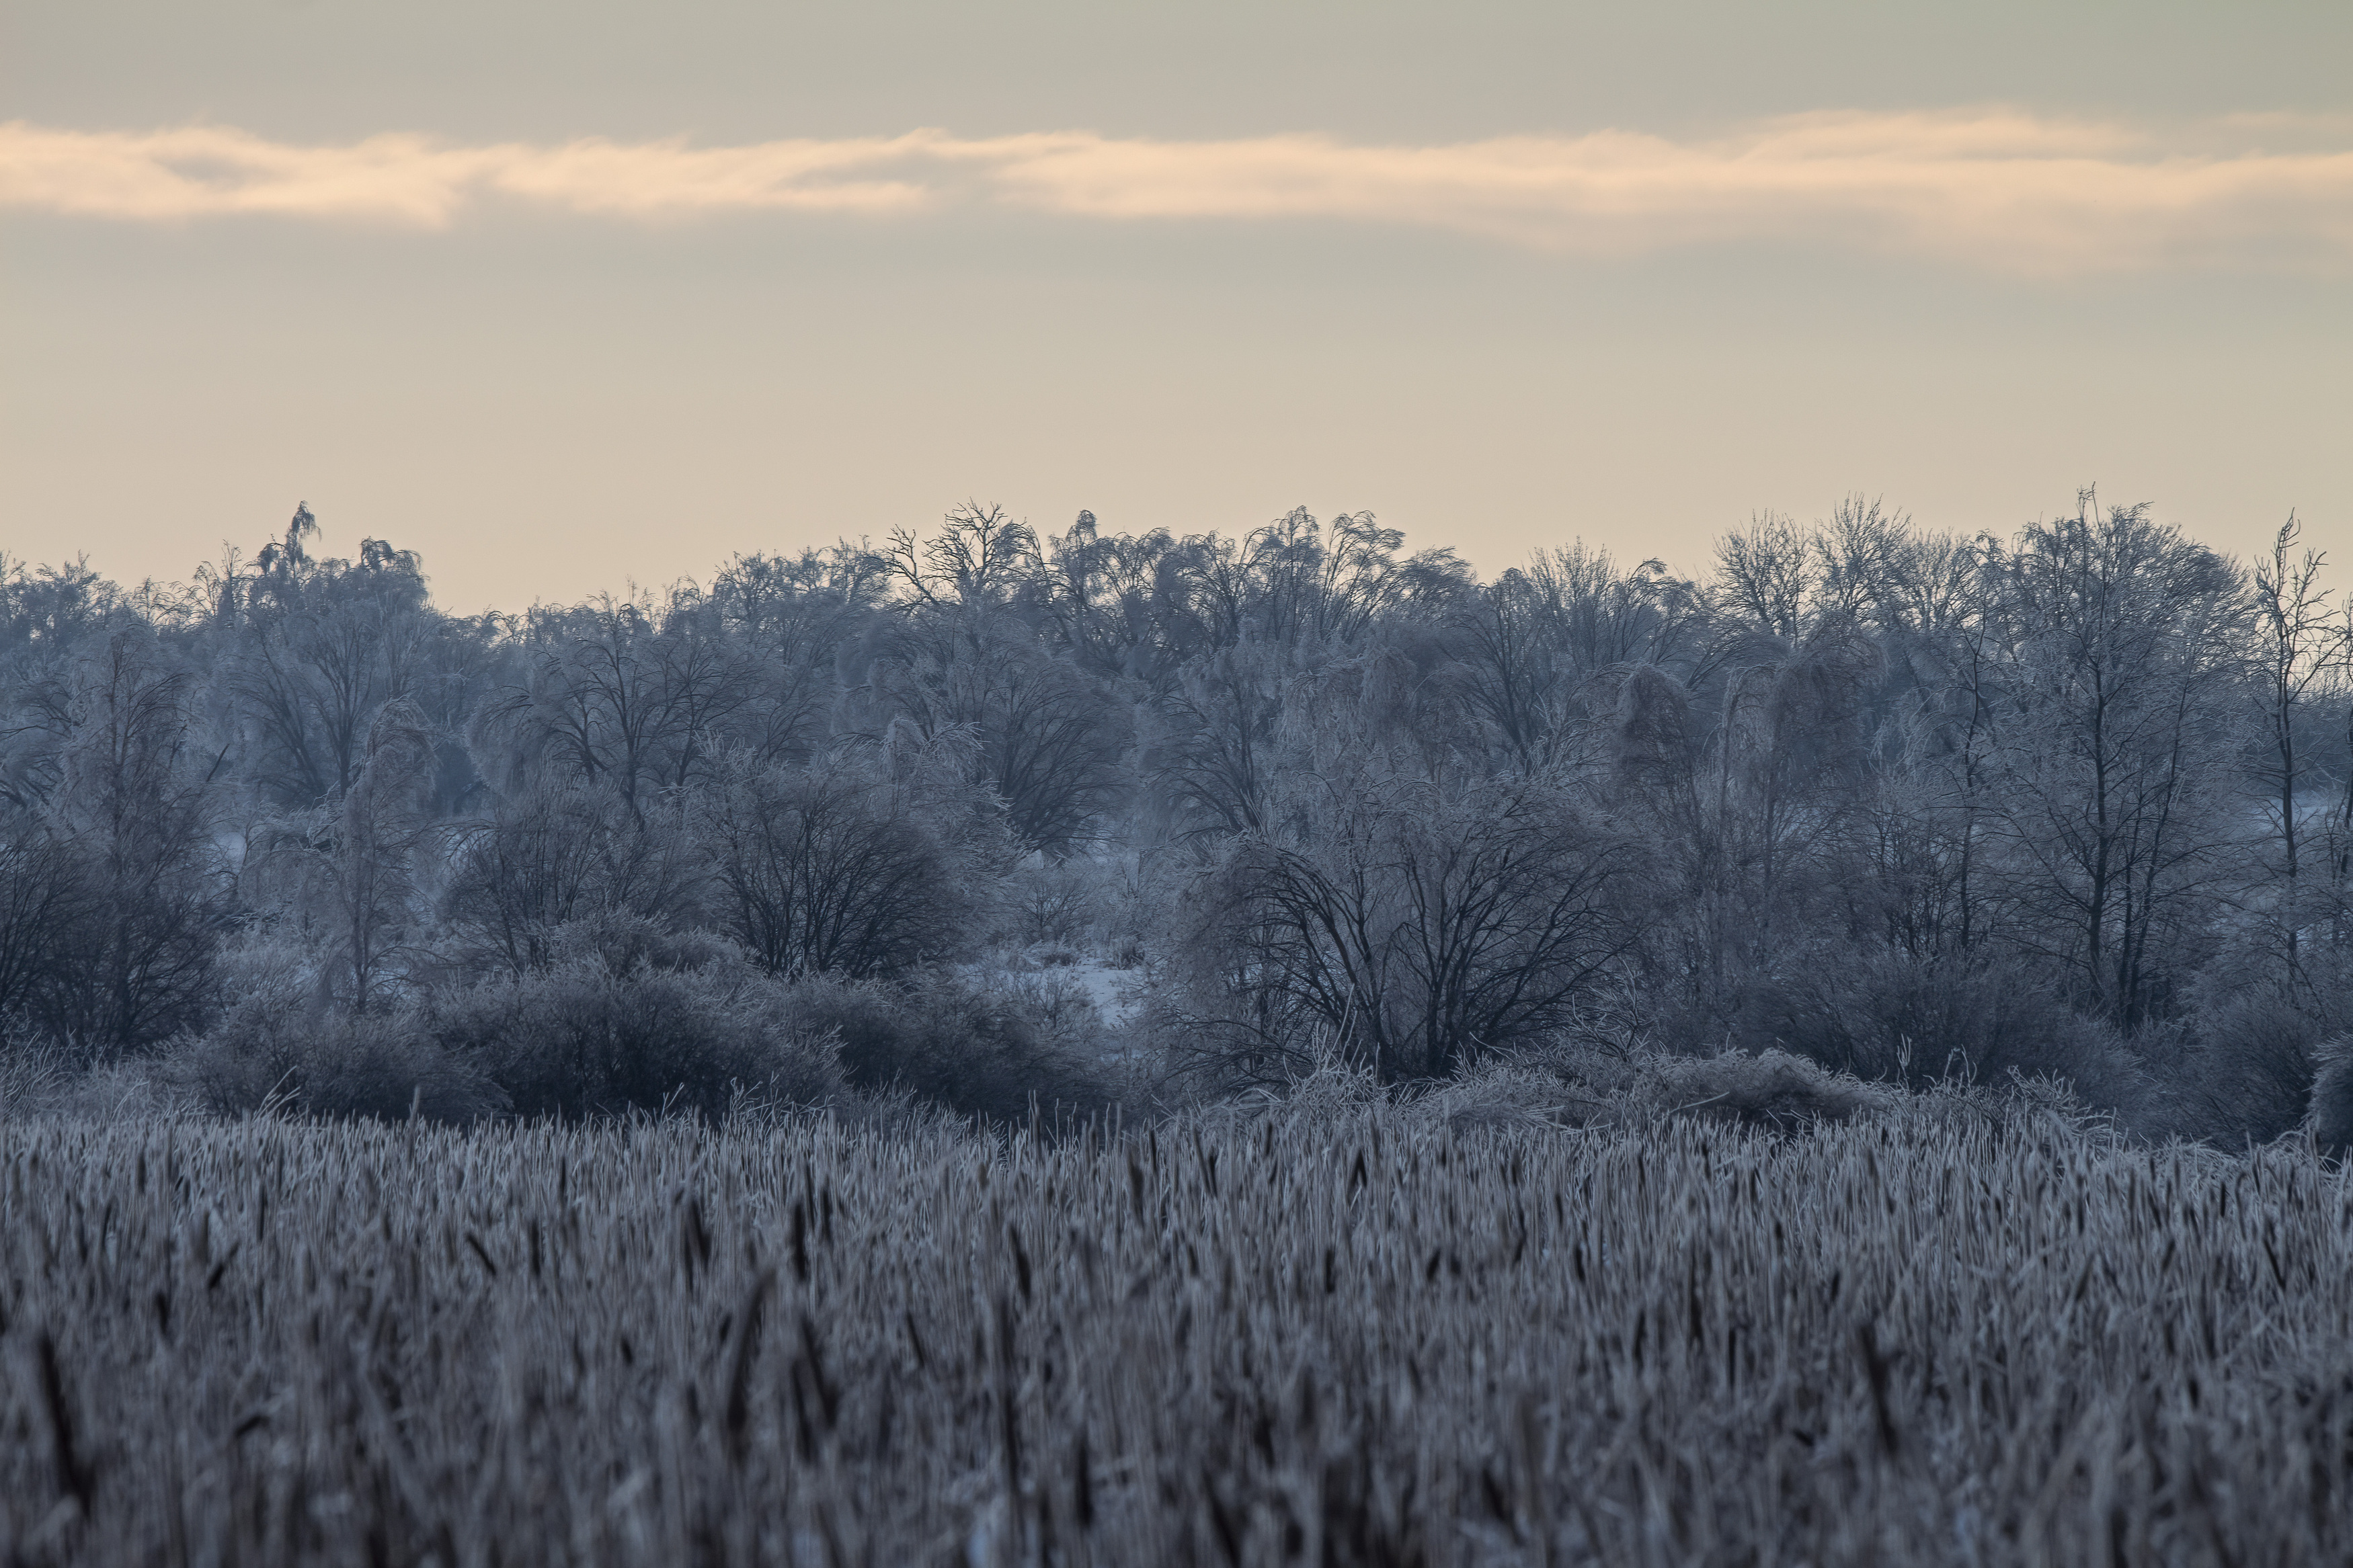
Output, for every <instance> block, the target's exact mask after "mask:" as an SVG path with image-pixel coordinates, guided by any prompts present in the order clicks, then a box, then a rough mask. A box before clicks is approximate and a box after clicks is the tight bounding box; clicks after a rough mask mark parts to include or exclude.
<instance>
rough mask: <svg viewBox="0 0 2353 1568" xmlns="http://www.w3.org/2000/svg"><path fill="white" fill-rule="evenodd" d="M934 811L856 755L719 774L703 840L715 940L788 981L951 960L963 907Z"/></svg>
mask: <svg viewBox="0 0 2353 1568" xmlns="http://www.w3.org/2000/svg"><path fill="white" fill-rule="evenodd" d="M942 804H943V803H942V802H940V801H937V800H934V799H933V798H931V795H930V794H928V793H927V792H926V791H925V790H923V788H920V787H918V786H917V785H916V784H911V783H909V782H906V781H901V780H897V779H894V778H892V776H891V773H890V771H889V769H888V767H887V766H886V765H884V762H883V761H882V760H881V759H879V758H877V757H875V756H872V755H869V754H866V753H863V752H837V753H836V754H834V755H832V756H829V757H826V758H822V759H820V760H819V761H818V762H817V763H812V764H811V765H809V766H807V767H806V768H795V767H753V766H749V765H744V766H739V767H736V768H734V769H733V770H731V771H730V772H729V773H728V775H727V776H726V778H725V779H724V780H723V782H722V784H721V785H720V787H719V788H718V789H716V790H715V791H714V792H713V795H712V809H711V812H710V821H709V824H708V832H707V840H708V847H709V853H710V855H711V858H712V872H713V875H714V878H715V880H716V882H717V885H718V888H719V890H720V896H719V900H718V902H719V905H720V907H721V909H722V910H723V914H722V919H723V921H724V923H725V925H726V928H727V931H728V933H729V934H730V935H731V936H733V938H734V940H735V941H736V942H739V943H741V944H742V946H743V949H744V952H746V953H747V954H749V955H750V956H751V958H752V960H753V962H754V963H757V964H758V965H759V966H760V967H761V968H762V969H764V970H765V971H766V972H767V973H771V974H777V975H788V976H798V975H803V974H815V973H840V974H844V975H847V976H849V978H850V979H853V980H862V979H866V978H868V977H869V976H872V975H889V974H895V973H899V972H900V971H902V970H904V969H907V968H909V967H911V966H913V965H914V964H917V963H923V962H926V961H929V960H934V959H938V958H942V957H945V956H949V955H952V954H954V953H955V952H960V951H961V950H963V949H964V948H965V947H966V946H968V945H969V944H970V942H971V941H972V937H973V934H974V929H973V928H974V917H975V915H976V912H977V910H976V900H975V899H974V898H973V897H972V895H971V891H970V886H971V881H972V877H971V868H970V867H969V865H968V863H967V857H966V856H965V854H964V853H963V847H962V846H960V845H959V843H958V842H957V840H956V837H955V832H954V831H953V824H952V823H950V822H948V821H946V820H944V814H943V812H942V810H941V809H940V807H941V805H942ZM946 815H948V816H952V815H953V814H952V813H949V814H946Z"/></svg>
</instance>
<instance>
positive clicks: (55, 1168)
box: [0, 1072, 2353, 1568]
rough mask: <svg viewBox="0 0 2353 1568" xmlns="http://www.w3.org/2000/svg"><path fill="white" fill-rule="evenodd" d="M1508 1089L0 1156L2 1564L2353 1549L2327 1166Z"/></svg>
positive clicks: (1661, 1556) (219, 1138)
mask: <svg viewBox="0 0 2353 1568" xmlns="http://www.w3.org/2000/svg"><path fill="white" fill-rule="evenodd" d="M1528 1099H1529V1097H1528V1096H1527V1095H1526V1094H1525V1092H1513V1093H1507V1092H1504V1090H1503V1089H1492V1090H1491V1091H1490V1092H1489V1093H1488V1094H1487V1097H1486V1098H1485V1099H1484V1100H1481V1099H1480V1098H1479V1096H1478V1095H1477V1094H1475V1093H1473V1092H1472V1090H1471V1089H1463V1088H1459V1087H1458V1088H1455V1089H1446V1090H1440V1091H1439V1092H1437V1093H1434V1094H1431V1095H1428V1096H1425V1097H1422V1098H1419V1099H1409V1100H1397V1099H1395V1098H1393V1097H1387V1096H1383V1095H1381V1094H1379V1093H1377V1092H1376V1091H1374V1090H1373V1089H1371V1088H1370V1087H1369V1086H1368V1084H1367V1083H1366V1081H1364V1080H1361V1079H1351V1078H1349V1077H1347V1076H1345V1075H1344V1074H1339V1073H1335V1072H1327V1073H1325V1074H1324V1075H1321V1076H1320V1077H1318V1078H1317V1079H1314V1080H1312V1081H1310V1082H1309V1083H1307V1084H1305V1085H1303V1086H1302V1087H1301V1088H1300V1089H1298V1090H1297V1092H1294V1093H1293V1095H1292V1096H1290V1097H1289V1098H1288V1099H1287V1100H1282V1101H1275V1100H1265V1101H1262V1102H1246V1103H1245V1104H1244V1105H1242V1106H1241V1107H1240V1108H1228V1109H1225V1110H1219V1111H1217V1112H1214V1113H1197V1114H1194V1115H1192V1116H1189V1117H1186V1118H1179V1119H1177V1120H1174V1121H1165V1122H1163V1123H1161V1124H1159V1125H1158V1126H1156V1127H1155V1128H1152V1129H1149V1130H1145V1131H1125V1132H1118V1133H1107V1132H1106V1131H1104V1130H1103V1129H1102V1128H1100V1127H1098V1128H1096V1129H1095V1130H1093V1131H1072V1132H1070V1133H1067V1134H1066V1135H1065V1136H1062V1137H1060V1138H1052V1137H1041V1136H1039V1135H1037V1134H1035V1133H1034V1132H1033V1133H1030V1134H1014V1135H1009V1136H1007V1137H1002V1138H994V1139H993V1138H988V1137H984V1136H980V1135H977V1134H974V1133H970V1132H966V1131H958V1130H955V1129H953V1128H951V1127H947V1126H944V1125H943V1124H939V1123H923V1122H917V1123H914V1124H913V1125H912V1126H898V1127H892V1126H886V1125H879V1124H873V1125H868V1126H864V1127H860V1128H849V1127H845V1126H843V1125H842V1124H840V1123H838V1122H833V1121H824V1120H807V1119H803V1120H786V1121H772V1122H770V1123H768V1124H767V1125H765V1126H760V1125H755V1124H754V1122H753V1121H751V1120H749V1119H746V1118H738V1119H737V1120H736V1121H735V1122H733V1124H732V1125H731V1126H730V1127H728V1128H727V1129H725V1130H716V1131H714V1130H712V1129H710V1128H707V1127H699V1126H698V1125H696V1124H695V1123H692V1122H690V1121H675V1120H674V1121H655V1120H651V1119H643V1120H639V1121H635V1122H614V1121H602V1122H591V1123H586V1124H572V1125H565V1124H560V1123H548V1122H539V1123H532V1124H527V1125H524V1124H509V1125H486V1126H483V1127H480V1128H477V1129H475V1130H472V1131H463V1130H456V1129H450V1128H444V1127H434V1126H431V1125H428V1124H426V1123H424V1122H421V1121H420V1122H417V1123H412V1124H410V1125H407V1126H402V1125H396V1124H391V1125H388V1124H384V1123H377V1122H365V1121H363V1122H345V1123H340V1124H319V1123H304V1122H300V1121H278V1120H272V1119H269V1118H266V1117H262V1118H249V1119H246V1120H242V1121H178V1122H171V1121H118V1122H115V1123H113V1124H106V1123H102V1122H99V1121H91V1120H87V1119H75V1120H66V1119H35V1120H30V1121H16V1122H13V1123H9V1124H5V1126H0V1166H5V1175H4V1176H0V1250H5V1287H4V1288H5V1296H0V1367H5V1396H4V1397H5V1409H0V1421H5V1431H6V1433H7V1441H6V1442H5V1444H0V1557H5V1561H7V1562H8V1563H24V1564H52V1563H56V1564H65V1563H166V1564H174V1565H177V1564H214V1563H287V1562H302V1563H353V1564H361V1563H369V1564H373V1563H438V1564H445V1565H448V1568H457V1565H459V1564H489V1563H499V1564H506V1565H520V1564H531V1563H672V1564H679V1563H805V1564H810V1565H817V1564H826V1565H828V1568H830V1565H835V1564H865V1563H872V1564H902V1563H906V1564H914V1563H943V1564H945V1563H971V1564H975V1565H991V1564H1008V1565H1010V1564H1015V1563H1071V1564H1083V1563H1200V1564H1244V1563H1293V1562H1295V1563H1317V1564H1341V1563H1350V1564H1354V1563H1364V1564H1407V1563H1520V1564H1531V1565H1534V1564H1540V1563H1541V1564H1561V1563H1724V1564H1767V1563H1789V1564H1795V1563H1888V1564H1909V1563H1937V1564H1947V1563H1949V1564H1995V1563H2005V1564H2006V1563H2093V1562H2097V1563H2177V1564H2198V1563H2216V1564H2240V1563H2332V1562H2344V1561H2348V1560H2353V1184H2349V1183H2348V1178H2347V1176H2346V1175H2344V1174H2343V1173H2341V1172H2340V1171H2339V1170H2337V1168H2335V1167H2333V1166H2330V1165H2328V1164H2327V1163H2324V1162H2322V1161H2321V1160H2319V1159H2317V1158H2316V1157H2315V1155H2314V1154H2313V1153H2312V1152H2310V1148H2309V1145H2308V1144H2306V1145H2302V1146H2299V1145H2296V1144H2293V1143H2292V1144H2289V1145H2285V1146H2281V1147H2274V1148H2272V1149H2270V1150H2266V1151H2261V1152H2256V1153H2255V1154H2253V1156H2251V1157H2241V1158H2227V1157H2224V1156H2221V1155H2218V1154H2215V1153H2213V1152H2208V1151H2203V1150H2200V1149H2196V1148H2193V1147H2187V1146H2179V1145H2177V1146H2174V1147H2171V1148H2156V1149H2151V1148H2147V1147H2133V1146H2129V1145H2127V1144H2126V1143H2124V1142H2121V1141H2118V1140H2116V1139H2113V1138H2109V1137H2105V1136H2103V1135H2102V1134H2101V1133H2100V1132H2099V1131H2098V1130H2097V1129H2096V1128H2086V1127H2085V1126H2084V1125H2083V1124H2082V1123H2081V1122H2080V1121H2075V1122H2071V1121H2066V1120H2063V1118H2062V1117H2060V1116H2059V1115H2057V1114H2055V1113H2054V1112H2053V1111H2052V1110H2048V1109H2038V1108H2036V1107H2035V1106H2033V1105H2031V1103H2027V1102H2023V1101H2019V1100H2006V1101H1995V1100H1989V1099H1984V1098H1976V1099H1972V1098H1970V1097H1968V1096H1947V1097H1943V1098H1941V1099H1940V1098H1938V1097H1936V1096H1931V1097H1927V1099H1926V1100H1921V1099H1919V1098H1918V1097H1915V1098H1914V1099H1913V1100H1910V1101H1908V1102H1907V1103H1906V1106H1905V1108H1904V1109H1901V1110H1894V1111H1886V1110H1885V1108H1884V1107H1882V1108H1881V1109H1880V1110H1873V1109H1872V1108H1870V1107H1868V1106H1866V1107H1864V1108H1863V1109H1862V1110H1860V1111H1858V1112H1857V1113H1855V1114H1853V1115H1852V1116H1851V1117H1850V1119H1849V1120H1847V1121H1844V1122H1842V1123H1829V1122H1815V1123H1811V1124H1809V1125H1807V1126H1804V1127H1799V1128H1797V1129H1795V1130H1794V1131H1775V1130H1773V1129H1772V1128H1770V1127H1769V1126H1763V1127H1760V1126H1757V1125H1743V1124H1741V1123H1740V1122H1738V1121H1725V1120H1719V1121H1709V1120H1705V1119H1704V1113H1701V1112H1690V1113H1687V1114H1685V1115H1683V1116H1682V1117H1680V1118H1676V1119H1672V1120H1667V1119H1656V1118H1654V1119H1651V1120H1649V1121H1639V1122H1638V1121H1619V1122H1616V1123H1611V1122H1609V1121H1599V1122H1597V1123H1595V1124H1594V1125H1593V1126H1591V1127H1588V1128H1582V1129H1580V1128H1576V1127H1569V1126H1562V1125H1556V1124H1551V1123H1548V1122H1546V1121H1545V1120H1544V1119H1543V1118H1542V1117H1541V1116H1540V1115H1537V1114H1535V1113H1532V1112H1530V1111H1528V1110H1526V1109H1525V1106H1526V1105H1527V1103H1528ZM1883 1112H1884V1113H1883Z"/></svg>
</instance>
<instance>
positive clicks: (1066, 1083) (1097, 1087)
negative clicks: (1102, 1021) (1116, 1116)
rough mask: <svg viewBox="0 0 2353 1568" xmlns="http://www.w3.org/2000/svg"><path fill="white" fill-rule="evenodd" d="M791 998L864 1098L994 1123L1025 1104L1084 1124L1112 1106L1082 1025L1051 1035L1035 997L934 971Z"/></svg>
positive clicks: (837, 985) (826, 984) (832, 982)
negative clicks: (905, 1098)
mask: <svg viewBox="0 0 2353 1568" xmlns="http://www.w3.org/2000/svg"><path fill="white" fill-rule="evenodd" d="M792 997H793V1007H794V1012H795V1016H797V1018H798V1019H799V1020H800V1024H801V1026H802V1028H803V1029H804V1030H805V1031H807V1032H812V1033H814V1032H816V1031H818V1030H824V1031H829V1032H830V1033H831V1034H832V1036H833V1037H834V1038H835V1039H836V1040H837V1041H838V1043H839V1051H840V1062H841V1068H842V1070H843V1071H844V1072H845V1073H846V1074H847V1075H848V1076H849V1081H850V1082H851V1083H852V1084H854V1085H856V1086H857V1087H858V1088H860V1089H864V1090H866V1091H868V1092H870V1093H882V1092H889V1091H892V1090H903V1091H907V1092H911V1093H913V1094H916V1095H920V1096H921V1097H923V1099H925V1100H931V1101H933V1102H934V1103H936V1104H939V1105H944V1106H945V1107H947V1108H948V1109H950V1110H954V1111H955V1112H956V1113H957V1114H959V1115H962V1116H967V1117H972V1118H975V1119H977V1120H979V1121H989V1122H997V1123H1000V1124H1018V1123H1019V1122H1022V1121H1026V1120H1028V1118H1029V1112H1030V1109H1031V1107H1032V1105H1033V1104H1034V1105H1035V1106H1036V1107H1037V1108H1038V1109H1039V1110H1040V1111H1041V1112H1042V1113H1044V1114H1046V1115H1049V1116H1054V1115H1058V1114H1061V1115H1067V1114H1071V1113H1076V1114H1080V1115H1085V1114H1089V1113H1092V1112H1094V1111H1097V1110H1103V1109H1105V1108H1107V1107H1108V1106H1109V1105H1110V1104H1111V1103H1112V1101H1113V1099H1114V1098H1115V1093H1114V1087H1113V1084H1112V1083H1111V1082H1110V1079H1109V1075H1108V1074H1107V1073H1106V1072H1105V1071H1104V1070H1103V1068H1102V1066H1101V1065H1100V1064H1099V1063H1095V1062H1090V1061H1089V1060H1088V1058H1087V1053H1086V1051H1085V1048H1084V1037H1085V1034H1086V1032H1087V1030H1086V1027H1085V1020H1083V1019H1081V1018H1079V1017H1076V1016H1071V1017H1069V1018H1067V1020H1066V1022H1065V1026H1063V1027H1060V1028H1057V1027H1056V1026H1055V1024H1054V1021H1053V1020H1052V1019H1050V1017H1049V1016H1046V1015H1045V1012H1044V1010H1043V1009H1041V1006H1040V1005H1039V999H1038V998H1037V997H1036V996H1025V995H1023V994H1020V993H1018V992H1016V991H1012V990H1008V989H1005V988H1000V987H993V986H990V985H988V984H984V983H982V982H980V981H978V980H976V979H974V978H971V977H969V976H965V975H962V974H958V973H954V972H952V971H933V972H930V973H926V974H924V975H923V977H922V978H921V979H920V980H919V981H918V982H917V983H915V984H909V985H901V986H890V985H883V984H876V983H871V982H870V983H865V984H858V983H852V982H848V981H842V980H838V979H829V978H827V979H815V980H809V981H805V982H803V983H802V984H799V985H797V986H795V987H794V988H793V992H792ZM1065 1000H1067V999H1065ZM1089 1016H1090V1017H1091V1016H1092V1015H1091V1014H1090V1015H1089Z"/></svg>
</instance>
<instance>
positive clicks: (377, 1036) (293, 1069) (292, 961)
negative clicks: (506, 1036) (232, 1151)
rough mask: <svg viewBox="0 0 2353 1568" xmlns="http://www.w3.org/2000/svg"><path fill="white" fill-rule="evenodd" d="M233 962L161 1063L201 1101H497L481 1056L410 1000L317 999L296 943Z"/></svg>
mask: <svg viewBox="0 0 2353 1568" xmlns="http://www.w3.org/2000/svg"><path fill="white" fill-rule="evenodd" d="M229 967H230V968H231V970H232V972H233V974H234V977H235V978H234V980H233V983H232V984H233V990H234V1000H233V1001H232V1002H231V1003H230V1005H229V1006H228V1007H227V1009H226V1010H225V1011H224V1012H223V1014H222V1016H220V1018H219V1019H218V1020H217V1021H216V1022H215V1024H214V1025H213V1026H212V1027H211V1028H210V1029H208V1030H206V1032H205V1033H204V1034H203V1035H201V1036H196V1037H185V1038H183V1039H182V1040H181V1041H180V1042H178V1043H177V1044H176V1045H175V1046H174V1047H173V1048H172V1049H171V1050H170V1051H169V1052H168V1053H167V1054H166V1056H165V1058H164V1061H163V1063H162V1064H161V1066H160V1069H159V1074H160V1077H161V1078H162V1079H163V1080H164V1083H165V1084H166V1085H167V1086H168V1087H170V1088H172V1089H176V1090H179V1091H181V1092H183V1093H185V1094H187V1095H188V1096H190V1097H191V1098H193V1099H194V1100H195V1101H196V1102H197V1103H198V1104H199V1105H201V1106H202V1107H204V1108H205V1109H206V1110H210V1111H212V1112H214V1113H215V1114H216V1115H223V1116H235V1115H242V1114H245V1113H248V1112H250V1111H254V1110H261V1109H264V1108H265V1107H278V1106H282V1107H284V1108H286V1109H289V1110H295V1111H298V1112H301V1113H305V1114H309V1115H314V1116H322V1117H328V1118H375V1119H377V1120H383V1121H398V1120H401V1119H404V1118H406V1117H409V1116H415V1117H417V1118H418V1119H420V1120H423V1121H476V1120H479V1119H480V1118H482V1117H486V1116H494V1115H496V1114H498V1113H499V1112H500V1111H501V1110H503V1109H504V1108H505V1099H504V1096H503V1095H502V1094H501V1091H500V1089H499V1088H498V1086H497V1085H496V1084H495V1083H493V1082H492V1081H491V1079H490V1077H489V1075H488V1073H487V1072H486V1071H485V1070H484V1069H483V1068H482V1066H481V1064H480V1063H479V1062H476V1061H473V1060H471V1059H469V1058H466V1057H464V1056H463V1055H462V1054H459V1053H454V1052H452V1051H450V1050H449V1049H448V1048H447V1047H445V1046H443V1045H442V1044H441V1043H440V1042H439V1041H438V1040H436V1039H435V1038H434V1037H432V1035H431V1034H430V1032H429V1031H428V1030H427V1027H426V1026H425V1020H424V1019H423V1018H422V1016H420V1015H419V1014H418V1013H417V1011H416V1010H414V1009H409V1008H403V1009H400V1010H397V1011H394V1012H390V1013H384V1014H375V1015H367V1016H360V1017H353V1016H349V1015H347V1014H342V1013H337V1012H333V1011H331V1010H330V1009H328V1008H327V1007H325V1006H323V1005H319V1004H318V1000H317V997H318V992H317V986H318V975H317V973H316V970H315V968H314V967H313V966H312V965H311V963H309V962H308V961H307V960H306V958H305V957H304V955H303V954H302V953H301V952H299V951H297V950H295V949H294V948H292V947H290V946H288V945H284V944H278V943H270V942H263V943H259V944H255V945H250V946H248V947H247V948H245V949H243V950H241V951H240V952H237V954H236V955H235V956H234V958H233V960H232V962H231V963H230V965H229Z"/></svg>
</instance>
